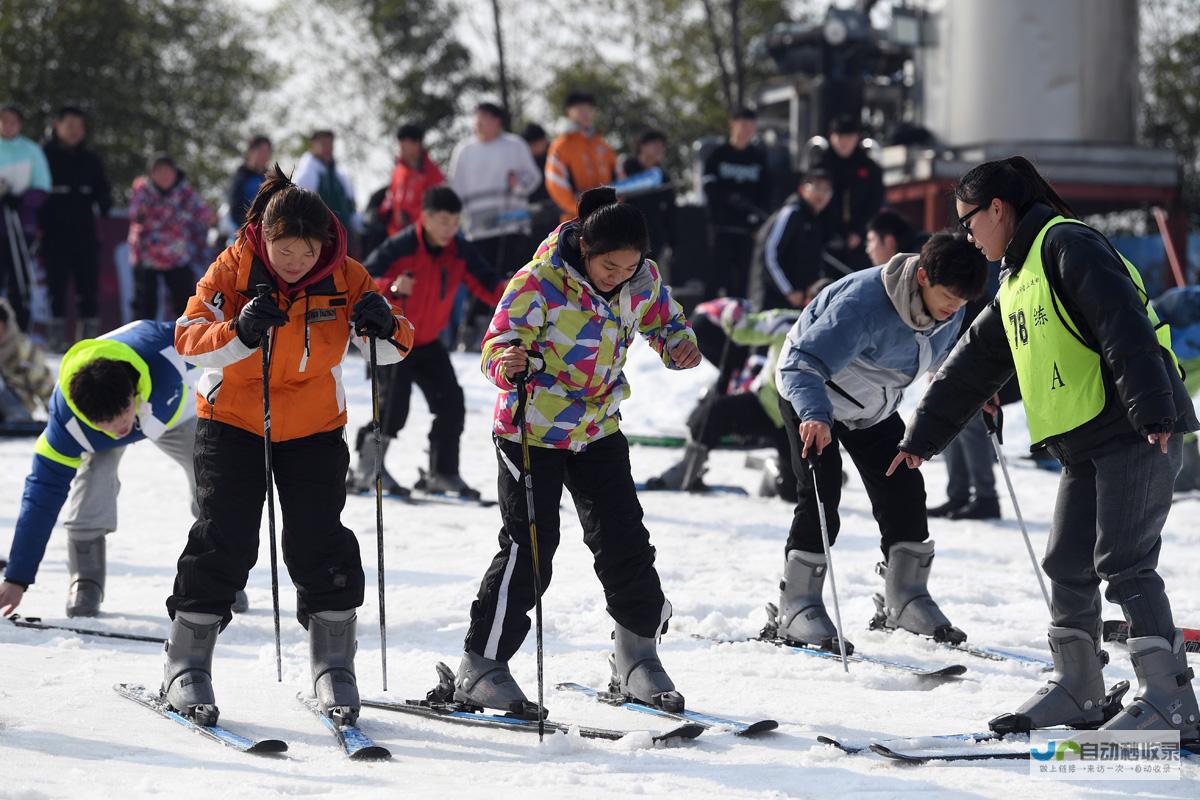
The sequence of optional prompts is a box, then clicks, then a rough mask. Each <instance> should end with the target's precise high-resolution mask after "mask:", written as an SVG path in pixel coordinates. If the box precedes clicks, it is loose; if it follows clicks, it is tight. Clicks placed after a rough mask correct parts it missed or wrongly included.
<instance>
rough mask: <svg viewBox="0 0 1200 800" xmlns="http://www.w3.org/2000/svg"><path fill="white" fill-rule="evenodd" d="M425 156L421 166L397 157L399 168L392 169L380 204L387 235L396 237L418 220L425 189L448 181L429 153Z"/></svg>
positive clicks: (397, 166)
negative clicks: (411, 165)
mask: <svg viewBox="0 0 1200 800" xmlns="http://www.w3.org/2000/svg"><path fill="white" fill-rule="evenodd" d="M422 158H424V161H423V162H422V163H421V166H419V167H415V168H414V167H410V166H409V165H408V164H406V163H405V162H404V161H403V160H401V159H396V167H395V169H393V170H392V183H391V185H390V186H389V187H388V190H387V194H386V195H384V198H383V203H382V204H381V205H380V206H379V213H380V216H382V217H383V218H384V219H386V220H387V232H388V236H395V235H396V234H397V233H399V232H400V231H402V230H404V229H405V228H407V227H408V226H409V225H412V224H413V223H415V222H416V221H417V220H419V219H420V218H421V200H422V199H423V198H424V197H425V190H426V189H432V188H433V187H434V186H440V185H442V184H443V183H445V182H446V178H445V176H444V175H442V171H441V170H440V169H438V165H437V164H435V163H433V159H431V158H430V157H429V154H428V153H423V154H422Z"/></svg>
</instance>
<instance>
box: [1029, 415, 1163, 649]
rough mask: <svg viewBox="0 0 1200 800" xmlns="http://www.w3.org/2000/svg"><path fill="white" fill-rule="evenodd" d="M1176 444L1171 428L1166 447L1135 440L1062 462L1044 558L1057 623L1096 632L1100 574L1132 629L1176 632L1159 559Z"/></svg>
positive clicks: (1140, 632)
mask: <svg viewBox="0 0 1200 800" xmlns="http://www.w3.org/2000/svg"><path fill="white" fill-rule="evenodd" d="M1182 444H1183V443H1182V437H1180V436H1172V437H1171V439H1170V442H1169V447H1168V448H1167V454H1166V455H1163V453H1162V452H1161V451H1160V450H1159V449H1158V445H1150V444H1143V443H1139V444H1135V445H1133V446H1131V447H1122V448H1120V449H1119V450H1116V451H1115V452H1112V453H1108V454H1106V455H1102V456H1099V457H1097V458H1093V459H1090V460H1087V461H1082V462H1080V463H1077V464H1071V465H1069V466H1064V467H1063V472H1062V478H1061V480H1060V481H1059V484H1058V500H1057V502H1056V504H1055V507H1054V519H1053V521H1052V522H1051V525H1050V541H1049V544H1048V545H1047V547H1046V556H1045V558H1044V559H1043V560H1042V566H1043V567H1044V568H1045V570H1046V575H1047V576H1049V578H1050V581H1051V593H1050V600H1051V605H1052V606H1053V613H1052V618H1053V623H1054V624H1055V625H1059V626H1062V627H1067V628H1078V629H1079V630H1084V631H1087V632H1089V633H1091V634H1093V635H1094V636H1096V638H1099V636H1100V621H1101V618H1100V581H1101V580H1104V581H1107V583H1108V587H1107V589H1105V592H1104V596H1105V597H1107V598H1108V599H1109V601H1111V602H1113V603H1116V604H1118V605H1119V606H1121V608H1122V610H1123V611H1124V612H1125V619H1126V620H1128V622H1129V624H1130V626H1131V631H1130V636H1162V637H1163V638H1165V639H1166V640H1167V641H1171V640H1172V639H1173V638H1174V636H1175V623H1174V619H1173V618H1172V616H1171V604H1170V602H1169V601H1168V600H1167V592H1166V588H1165V587H1164V586H1163V580H1162V578H1161V577H1159V575H1158V572H1157V567H1158V551H1159V549H1160V548H1161V547H1162V528H1163V524H1164V523H1166V521H1167V513H1168V512H1169V511H1170V510H1171V492H1172V488H1173V485H1174V482H1175V475H1176V473H1178V472H1179V467H1180V464H1181V463H1182V460H1183V450H1182ZM1177 557H1178V556H1177Z"/></svg>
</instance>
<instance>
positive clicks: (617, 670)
mask: <svg viewBox="0 0 1200 800" xmlns="http://www.w3.org/2000/svg"><path fill="white" fill-rule="evenodd" d="M657 645H658V641H657V639H655V638H654V637H653V636H638V635H637V634H636V633H634V632H633V631H631V630H629V629H628V628H625V627H624V626H622V625H621V623H619V622H618V623H616V625H615V630H614V631H613V651H614V652H613V654H612V655H610V656H609V667H611V668H612V679H611V681H610V682H609V690H610V691H612V692H613V693H614V694H621V695H624V696H626V697H632V698H634V699H636V700H637V701H638V702H641V703H646V704H647V705H651V706H654V707H656V708H661V709H663V710H664V711H674V712H680V711H683V695H681V694H680V693H679V692H677V691H675V684H674V683H672V682H671V678H670V677H669V676H668V675H667V671H666V670H665V669H663V665H662V661H660V660H659V658H658V646H657Z"/></svg>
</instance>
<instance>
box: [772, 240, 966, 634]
mask: <svg viewBox="0 0 1200 800" xmlns="http://www.w3.org/2000/svg"><path fill="white" fill-rule="evenodd" d="M986 278H987V262H986V261H985V260H984V259H983V256H981V255H980V253H979V251H978V250H976V249H975V248H974V247H973V246H972V245H971V244H970V243H968V242H967V241H966V239H965V238H959V237H956V236H954V235H952V234H949V233H939V234H936V235H935V236H933V238H931V239H930V240H929V241H928V242H927V243H926V244H925V246H924V247H923V248H921V253H920V255H915V254H906V253H901V254H899V255H896V256H895V257H893V258H892V259H891V260H890V261H888V263H886V264H884V265H883V266H879V267H873V268H871V269H866V270H862V271H860V272H856V273H854V274H852V275H848V276H846V277H845V278H842V279H841V280H839V281H837V282H835V283H833V284H831V285H830V286H828V287H826V289H825V290H824V291H822V292H821V294H819V295H818V296H817V298H816V300H814V301H813V302H812V303H811V304H810V305H809V306H808V307H807V308H806V309H805V310H804V312H803V313H802V314H801V315H800V319H799V321H797V323H796V324H795V326H793V328H792V330H791V331H790V332H789V333H788V341H787V344H786V345H785V346H784V350H783V353H782V355H781V356H780V359H779V366H778V367H777V374H776V384H777V385H778V387H779V394H780V411H781V412H782V414H783V420H784V428H785V430H786V431H787V433H788V438H789V440H790V444H791V456H792V466H793V468H794V470H795V474H796V476H797V489H798V491H797V494H798V497H799V499H798V500H797V503H796V510H795V515H794V517H793V519H792V527H791V532H790V534H789V536H788V542H787V549H786V551H785V555H786V561H785V566H784V576H783V583H782V584H781V590H782V593H781V597H780V602H779V609H778V616H777V619H776V623H777V631H778V635H779V636H781V637H783V638H785V639H787V640H789V641H793V642H797V643H803V644H810V645H816V646H820V647H824V648H828V649H831V650H837V649H838V643H837V631H836V629H835V628H834V625H833V623H832V622H831V621H830V618H829V614H828V613H827V612H826V610H825V606H824V603H823V601H822V596H821V595H822V589H823V587H824V582H825V572H826V569H827V566H828V565H827V563H826V558H825V555H824V547H823V546H822V542H821V528H820V519H819V516H818V509H817V494H818V492H819V494H820V499H821V501H822V503H823V504H824V506H825V517H826V522H827V526H828V532H829V540H830V544H831V545H832V544H833V542H834V541H835V540H836V538H837V534H838V530H839V529H840V527H841V519H840V517H839V516H838V504H839V502H840V500H841V491H842V458H841V452H840V448H841V447H845V448H846V451H847V453H849V454H850V458H851V459H852V460H853V461H854V465H855V466H856V467H857V468H858V472H859V475H860V476H861V477H862V481H863V484H864V486H865V487H866V490H867V495H868V496H869V497H870V499H871V510H872V512H873V513H874V515H875V519H876V521H877V522H878V523H879V532H880V535H881V543H880V547H881V549H882V550H883V555H884V559H885V560H884V561H883V562H881V563H880V564H879V566H878V567H876V571H877V572H878V573H879V574H880V575H882V576H883V578H884V592H883V594H882V595H878V594H877V595H876V596H875V602H876V606H877V608H878V610H879V613H878V614H877V616H876V619H875V620H874V621H873V623H872V624H873V627H874V626H880V627H886V628H889V629H894V628H904V629H906V630H909V631H912V632H913V633H917V634H921V635H926V636H931V637H933V638H935V639H937V640H939V641H951V642H962V641H965V639H966V634H964V633H963V632H962V631H960V630H959V629H957V628H955V627H954V626H952V625H951V624H950V621H949V620H948V619H947V618H946V615H945V614H943V613H942V612H941V610H940V609H939V608H938V606H937V604H936V603H935V602H934V601H933V599H932V598H931V597H930V596H929V592H928V590H927V588H926V585H927V581H928V578H929V568H930V565H931V563H932V561H933V542H931V541H928V539H929V528H928V521H927V519H926V515H925V484H924V481H922V479H921V474H920V473H919V472H917V471H916V470H910V471H906V472H905V475H904V477H903V478H902V479H898V478H897V476H893V477H890V478H889V477H886V475H885V473H886V472H887V470H888V466H889V465H890V464H891V461H892V458H893V456H895V452H896V443H897V442H899V441H900V437H901V436H902V435H903V434H904V422H903V421H902V420H901V419H900V415H899V414H897V413H896V408H897V407H898V406H899V405H900V400H901V397H902V396H903V393H904V389H905V388H906V387H908V386H909V385H910V384H912V383H913V382H914V381H915V380H916V379H917V378H919V377H920V376H921V375H922V374H924V373H925V372H927V371H929V370H931V369H933V368H934V367H935V366H936V365H937V364H938V363H939V362H940V361H941V359H942V358H943V357H944V356H945V355H946V353H948V352H949V350H950V348H951V347H952V346H953V345H954V341H955V337H956V335H957V333H958V328H959V325H960V323H961V321H962V315H963V310H962V309H963V306H964V305H965V304H966V303H967V302H968V301H969V300H973V299H975V298H976V297H978V296H979V295H980V294H981V293H982V292H983V288H984V281H985V280H986ZM814 477H815V480H816V482H817V485H816V486H815V487H814V485H813V480H814ZM846 649H847V652H849V651H850V650H852V649H853V648H852V647H851V645H850V643H849V642H847V643H846Z"/></svg>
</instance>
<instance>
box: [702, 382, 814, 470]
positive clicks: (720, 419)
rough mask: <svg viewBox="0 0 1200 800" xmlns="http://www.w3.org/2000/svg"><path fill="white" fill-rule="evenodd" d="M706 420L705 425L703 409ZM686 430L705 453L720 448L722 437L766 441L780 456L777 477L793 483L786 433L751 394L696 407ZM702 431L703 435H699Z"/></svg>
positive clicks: (737, 395)
mask: <svg viewBox="0 0 1200 800" xmlns="http://www.w3.org/2000/svg"><path fill="white" fill-rule="evenodd" d="M706 407H707V408H708V409H709V410H708V419H707V421H705V411H704V410H705V408H706ZM687 424H688V429H689V430H690V431H691V432H692V439H694V440H696V441H698V442H700V444H702V445H704V446H705V447H707V448H708V449H710V450H711V449H713V448H715V447H717V446H719V445H720V443H721V437H723V436H745V437H748V438H755V439H769V440H770V441H771V443H772V444H773V445H774V446H775V452H776V453H777V454H778V455H779V475H780V477H781V478H783V480H785V481H788V482H792V483H794V482H795V480H796V476H795V475H794V474H793V473H792V455H791V453H792V451H791V444H790V443H789V442H788V436H787V432H786V431H784V429H783V428H781V427H779V426H778V425H776V424H775V420H773V419H771V416H770V415H769V414H768V413H767V411H766V409H764V408H763V407H762V403H761V402H759V399H758V395H757V394H755V393H754V392H743V393H742V394H727V395H722V396H720V397H716V398H714V399H713V400H712V401H710V402H708V403H701V404H700V405H698V406H696V407H695V408H694V409H693V410H692V413H691V414H689V415H688V421H687ZM701 428H703V431H701Z"/></svg>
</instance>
